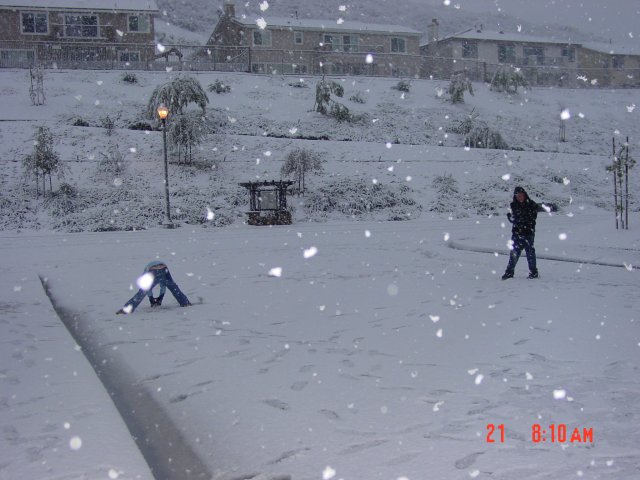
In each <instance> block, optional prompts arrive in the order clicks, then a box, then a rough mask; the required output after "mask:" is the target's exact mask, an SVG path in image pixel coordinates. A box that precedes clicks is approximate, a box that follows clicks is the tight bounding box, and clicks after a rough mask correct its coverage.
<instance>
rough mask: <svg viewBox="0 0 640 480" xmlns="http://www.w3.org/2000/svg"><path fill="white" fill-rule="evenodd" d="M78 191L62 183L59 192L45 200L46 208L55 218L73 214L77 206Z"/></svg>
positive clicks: (53, 193)
mask: <svg viewBox="0 0 640 480" xmlns="http://www.w3.org/2000/svg"><path fill="white" fill-rule="evenodd" d="M77 197H78V191H77V190H76V188H75V187H74V186H72V185H70V184H68V183H66V182H65V183H61V184H60V186H59V187H58V190H56V191H55V192H52V193H51V194H50V195H49V196H48V197H46V198H45V200H44V206H45V208H47V209H48V210H49V212H50V213H51V215H52V216H53V217H61V216H63V215H67V214H68V213H71V212H73V211H74V210H75V209H76V206H77Z"/></svg>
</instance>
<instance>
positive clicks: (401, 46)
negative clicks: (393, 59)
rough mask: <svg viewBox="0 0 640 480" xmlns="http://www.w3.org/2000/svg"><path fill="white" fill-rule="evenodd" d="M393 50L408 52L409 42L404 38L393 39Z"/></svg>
mask: <svg viewBox="0 0 640 480" xmlns="http://www.w3.org/2000/svg"><path fill="white" fill-rule="evenodd" d="M391 51H392V52H393V53H407V42H406V40H405V39H404V38H392V39H391Z"/></svg>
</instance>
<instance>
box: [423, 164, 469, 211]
mask: <svg viewBox="0 0 640 480" xmlns="http://www.w3.org/2000/svg"><path fill="white" fill-rule="evenodd" d="M431 187H432V188H433V189H434V190H435V192H436V198H435V201H434V203H433V205H432V206H431V208H430V210H431V211H432V212H438V213H452V212H454V211H455V210H456V209H457V208H458V207H459V206H460V204H461V203H462V202H461V199H460V193H459V192H458V181H457V180H456V179H455V178H454V177H453V175H452V174H450V173H449V174H445V175H437V176H436V177H435V178H434V179H433V181H432V182H431Z"/></svg>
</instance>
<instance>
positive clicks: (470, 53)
mask: <svg viewBox="0 0 640 480" xmlns="http://www.w3.org/2000/svg"><path fill="white" fill-rule="evenodd" d="M462 58H478V43H477V42H468V41H466V40H465V41H463V42H462Z"/></svg>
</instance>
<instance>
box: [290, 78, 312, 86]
mask: <svg viewBox="0 0 640 480" xmlns="http://www.w3.org/2000/svg"><path fill="white" fill-rule="evenodd" d="M289 86H290V87H294V88H309V85H307V82H305V81H304V80H303V79H302V78H301V79H300V80H298V81H297V82H289Z"/></svg>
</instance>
